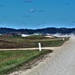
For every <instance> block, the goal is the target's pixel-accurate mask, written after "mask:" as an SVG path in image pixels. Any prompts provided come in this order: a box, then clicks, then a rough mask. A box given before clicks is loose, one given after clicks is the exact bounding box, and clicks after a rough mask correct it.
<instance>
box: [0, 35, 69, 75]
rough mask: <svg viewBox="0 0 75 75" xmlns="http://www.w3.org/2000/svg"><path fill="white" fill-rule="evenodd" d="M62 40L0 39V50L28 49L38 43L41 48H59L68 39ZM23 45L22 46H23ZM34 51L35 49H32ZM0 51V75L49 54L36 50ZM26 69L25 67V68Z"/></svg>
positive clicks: (38, 38) (49, 51) (32, 38)
mask: <svg viewBox="0 0 75 75" xmlns="http://www.w3.org/2000/svg"><path fill="white" fill-rule="evenodd" d="M62 39H63V38H57V37H53V38H48V37H44V36H37V37H36V36H31V37H26V38H22V37H3V36H1V37H0V48H2V50H3V49H5V48H8V49H9V48H23V47H24V48H27V47H28V48H29V47H37V46H36V44H37V43H38V42H41V43H42V47H43V46H45V47H50V46H52V47H54V46H61V45H62V44H63V43H64V42H65V41H66V40H68V38H65V40H64V41H63V40H62ZM23 45H24V46H23ZM34 49H35V48H34ZM2 50H1V51H0V75H4V74H6V73H8V72H11V71H13V70H15V69H16V68H17V67H18V68H19V67H20V66H21V65H22V64H26V63H28V62H29V61H32V60H33V59H34V58H37V57H38V56H40V55H42V54H46V53H51V52H52V51H51V50H48V49H47V50H42V51H41V52H39V51H38V50H25V49H24V50H25V51H24V50H22V49H19V50H17V51H16V50H15V51H13V50H12V49H9V50H7V51H6V50H5V51H2ZM25 67H26V66H25Z"/></svg>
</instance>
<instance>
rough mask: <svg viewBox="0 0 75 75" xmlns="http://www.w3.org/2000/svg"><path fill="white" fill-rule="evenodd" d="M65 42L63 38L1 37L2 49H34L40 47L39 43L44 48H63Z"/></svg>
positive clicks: (0, 44)
mask: <svg viewBox="0 0 75 75" xmlns="http://www.w3.org/2000/svg"><path fill="white" fill-rule="evenodd" d="M65 40H66V39H65ZM65 40H64V41H65ZM64 41H63V40H62V38H57V37H53V38H49V37H45V36H29V37H25V38H22V37H20V36H6V37H5V36H0V48H33V47H38V43H39V42H40V43H41V44H42V47H52V46H61V45H62V44H63V43H64Z"/></svg>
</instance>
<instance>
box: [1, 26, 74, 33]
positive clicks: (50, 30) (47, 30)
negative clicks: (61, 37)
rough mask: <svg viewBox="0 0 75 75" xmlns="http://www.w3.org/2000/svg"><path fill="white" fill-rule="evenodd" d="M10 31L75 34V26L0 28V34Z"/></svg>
mask: <svg viewBox="0 0 75 75" xmlns="http://www.w3.org/2000/svg"><path fill="white" fill-rule="evenodd" d="M10 33H26V34H33V33H50V34H55V33H62V34H70V33H74V34H75V28H54V27H49V28H42V29H13V28H0V34H10Z"/></svg>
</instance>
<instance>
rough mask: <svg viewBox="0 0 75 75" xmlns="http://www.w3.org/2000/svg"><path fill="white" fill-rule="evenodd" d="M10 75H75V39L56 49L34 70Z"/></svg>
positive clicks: (72, 38)
mask: <svg viewBox="0 0 75 75" xmlns="http://www.w3.org/2000/svg"><path fill="white" fill-rule="evenodd" d="M50 56H51V57H50ZM9 75H75V37H71V38H70V40H69V41H67V42H66V43H65V44H64V45H63V46H61V47H59V48H55V49H54V52H53V53H52V54H49V55H48V57H47V58H46V59H45V60H43V61H42V62H40V63H39V64H38V65H37V66H35V67H33V68H32V69H29V70H27V71H17V72H14V73H11V74H9Z"/></svg>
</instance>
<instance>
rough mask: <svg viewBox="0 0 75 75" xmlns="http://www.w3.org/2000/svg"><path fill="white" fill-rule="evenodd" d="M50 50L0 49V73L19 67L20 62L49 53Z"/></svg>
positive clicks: (0, 74)
mask: <svg viewBox="0 0 75 75" xmlns="http://www.w3.org/2000/svg"><path fill="white" fill-rule="evenodd" d="M50 52H52V51H50V50H42V51H41V52H39V51H38V50H35V51H34V50H32V51H31V50H30V51H29V50H26V51H0V75H5V74H7V73H9V72H12V71H14V70H15V68H17V67H20V66H21V65H22V64H25V63H28V62H29V61H32V60H33V59H35V58H36V57H38V56H40V55H41V54H45V53H50Z"/></svg>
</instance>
